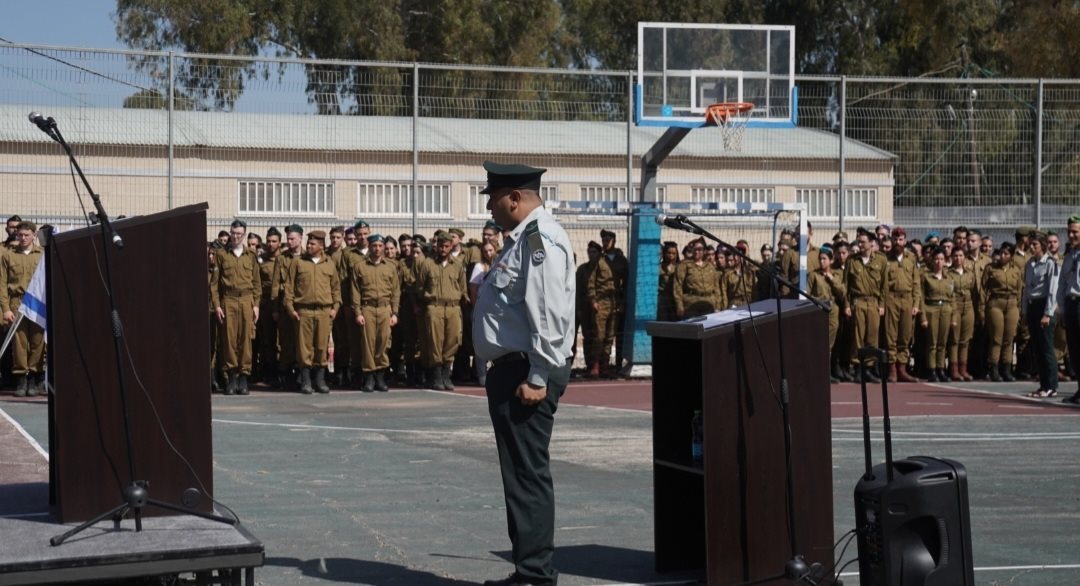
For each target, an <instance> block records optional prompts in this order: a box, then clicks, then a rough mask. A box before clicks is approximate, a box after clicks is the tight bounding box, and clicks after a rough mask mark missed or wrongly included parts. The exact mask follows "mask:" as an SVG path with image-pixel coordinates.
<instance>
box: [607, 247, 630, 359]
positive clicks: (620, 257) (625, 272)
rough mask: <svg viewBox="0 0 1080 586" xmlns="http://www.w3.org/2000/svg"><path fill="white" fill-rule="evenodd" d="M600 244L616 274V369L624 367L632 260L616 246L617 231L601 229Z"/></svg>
mask: <svg viewBox="0 0 1080 586" xmlns="http://www.w3.org/2000/svg"><path fill="white" fill-rule="evenodd" d="M600 246H601V247H602V248H603V255H604V259H605V260H607V262H608V265H610V266H611V270H612V272H614V274H615V318H614V320H615V339H614V343H615V370H616V371H617V370H619V369H621V368H622V358H623V354H622V353H623V331H624V328H625V327H626V285H627V283H628V281H629V278H630V261H629V260H627V258H626V254H624V253H623V251H622V249H621V248H618V247H616V246H615V233H614V232H612V231H610V230H600Z"/></svg>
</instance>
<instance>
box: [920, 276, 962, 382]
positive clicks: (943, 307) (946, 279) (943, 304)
mask: <svg viewBox="0 0 1080 586" xmlns="http://www.w3.org/2000/svg"><path fill="white" fill-rule="evenodd" d="M920 289H921V291H922V306H921V307H920V309H919V311H920V312H921V313H922V323H923V326H924V327H926V328H927V333H928V335H927V340H926V341H927V347H926V364H927V366H928V367H929V369H930V374H931V377H932V378H931V380H937V379H941V377H943V376H944V371H943V370H942V369H944V368H945V347H946V345H947V344H948V341H949V330H950V329H951V327H952V302H953V297H954V296H955V294H956V281H954V280H953V279H952V277H950V276H949V274H948V272H947V271H945V270H944V269H942V274H941V276H940V277H938V276H937V275H935V274H933V273H930V272H925V273H923V274H922V279H921V283H920Z"/></svg>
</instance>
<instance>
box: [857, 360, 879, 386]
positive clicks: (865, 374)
mask: <svg viewBox="0 0 1080 586" xmlns="http://www.w3.org/2000/svg"><path fill="white" fill-rule="evenodd" d="M860 368H861V370H862V379H863V380H864V381H866V382H868V383H872V384H877V383H880V382H881V378H880V377H878V375H877V373H876V372H875V371H876V370H877V369H878V368H879V365H877V364H875V365H874V366H871V367H869V368H867V367H865V366H862V367H860Z"/></svg>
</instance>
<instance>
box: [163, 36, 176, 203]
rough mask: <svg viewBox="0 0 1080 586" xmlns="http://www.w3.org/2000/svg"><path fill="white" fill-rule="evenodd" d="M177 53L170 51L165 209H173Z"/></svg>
mask: <svg viewBox="0 0 1080 586" xmlns="http://www.w3.org/2000/svg"><path fill="white" fill-rule="evenodd" d="M175 56H176V54H175V53H173V52H172V51H169V86H168V87H169V102H168V103H169V114H168V123H167V124H166V126H167V127H168V132H169V139H168V140H169V160H168V163H167V164H168V181H167V185H166V188H165V209H168V210H171V209H172V208H173V159H174V158H175V157H174V154H175V153H174V152H173V112H174V111H175V109H176V104H175V103H174V97H175V95H176V91H175V85H174V84H175V83H176V69H175V68H174V65H175V63H174V57H175Z"/></svg>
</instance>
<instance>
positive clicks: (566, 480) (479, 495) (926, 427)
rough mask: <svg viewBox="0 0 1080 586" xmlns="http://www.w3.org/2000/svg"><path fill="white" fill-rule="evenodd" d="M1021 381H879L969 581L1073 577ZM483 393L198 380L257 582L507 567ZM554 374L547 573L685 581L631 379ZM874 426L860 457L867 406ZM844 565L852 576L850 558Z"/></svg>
mask: <svg viewBox="0 0 1080 586" xmlns="http://www.w3.org/2000/svg"><path fill="white" fill-rule="evenodd" d="M1028 386H1030V384H1026V385H1025V384H1022V383H1015V384H1013V385H1000V384H998V385H991V384H988V383H964V384H948V385H943V384H939V385H893V386H891V387H890V393H891V397H890V399H891V401H890V402H891V406H892V408H893V409H892V410H893V414H894V415H893V438H894V451H895V455H896V457H897V458H902V457H905V456H910V455H934V456H941V457H949V458H953V459H956V460H959V461H960V462H961V463H963V464H964V465H965V466H966V467H967V470H968V475H969V487H970V497H971V519H972V542H973V549H974V559H975V565H976V568H977V570H976V582H977V583H978V584H987V585H989V584H1002V585H1004V584H1016V585H1062V584H1080V547H1078V546H1080V536H1078V535H1077V531H1078V529H1080V497H1078V496H1077V494H1076V486H1077V485H1078V484H1080V458H1077V456H1076V453H1075V451H1076V447H1075V446H1076V444H1077V440H1078V439H1080V429H1077V427H1078V424H1080V418H1077V417H1076V416H1077V415H1080V409H1073V408H1069V407H1066V406H1060V404H1059V403H1056V402H1052V401H1050V400H1042V401H1039V400H1026V399H1020V398H1017V397H1016V396H1015V395H1018V394H1019V391H1020V390H1021V389H1025V390H1026V388H1027V387H1028ZM1066 387H1068V388H1071V384H1069V385H1063V388H1066ZM875 391H876V389H875ZM481 393H482V391H480V390H479V389H469V388H467V387H466V388H459V391H458V392H455V393H446V392H435V391H422V390H398V389H395V390H393V391H391V392H390V393H375V394H364V393H359V392H351V391H342V392H334V393H332V394H330V395H328V396H317V395H316V396H308V397H305V396H300V395H296V394H284V393H277V392H264V391H256V392H254V393H253V394H252V395H251V396H250V397H223V396H215V397H214V399H213V407H214V408H213V413H214V451H215V466H214V468H215V485H216V493H217V497H218V498H219V500H221V501H223V502H225V503H226V504H228V505H229V506H231V507H232V508H234V509H235V510H236V511H237V512H238V513H239V514H240V515H241V517H242V519H243V521H244V523H245V525H246V526H247V527H248V529H249V530H250V531H251V532H252V533H253V534H254V535H256V536H257V537H258V538H260V539H261V540H262V541H263V542H264V543H265V545H266V556H267V558H266V566H265V567H264V568H261V569H259V570H258V571H257V572H256V578H257V581H258V582H259V583H261V584H267V585H275V586H276V585H289V584H334V583H337V584H388V585H389V584H419V585H427V584H431V585H437V584H471V583H477V582H481V581H483V580H484V579H488V578H495V577H502V576H504V575H505V574H506V573H508V572H509V571H510V565H509V564H508V563H506V561H505V559H506V558H507V557H508V555H509V554H508V549H509V541H508V539H507V538H506V530H505V517H504V508H503V502H502V493H501V485H500V481H499V477H498V468H497V464H496V454H495V449H494V439H493V436H492V434H491V431H490V423H489V421H488V419H487V412H486V403H485V401H484V400H483V399H482V398H481V397H480V396H478V395H480V394H481ZM567 393H568V394H567V395H566V397H564V401H563V403H562V405H561V406H560V408H559V411H558V414H557V416H556V427H555V435H554V439H553V443H552V456H553V472H554V476H555V486H556V499H557V503H558V509H557V519H556V525H557V533H556V546H557V551H556V564H557V566H558V567H559V568H560V570H561V572H562V576H561V578H560V583H562V584H569V585H575V584H622V583H628V584H670V583H685V582H687V581H692V580H693V578H694V575H693V574H657V573H655V572H654V571H653V569H652V565H653V556H652V553H651V552H652V549H653V544H652V472H651V416H650V413H649V411H648V400H647V397H648V394H649V383H648V382H621V383H610V382H609V383H600V382H596V383H585V382H582V383H574V384H572V385H571V386H570V388H569V390H568V392H567ZM857 396H858V387H857V386H856V385H834V387H833V403H834V405H833V407H834V416H835V417H834V421H833V464H834V468H833V470H832V471H831V474H832V478H833V485H834V510H835V524H834V532H835V536H836V538H837V539H839V538H840V537H841V536H842V535H843V534H844V533H845V532H846V531H848V530H849V529H851V528H852V527H853V525H854V513H853V504H852V501H853V499H852V490H853V488H854V486H855V483H856V482H857V481H858V478H859V475H860V474H861V473H862V469H863V447H862V439H861V430H862V426H861V422H860V421H859V420H858V419H857V418H853V417H851V416H849V415H848V414H849V412H851V411H852V409H853V408H852V406H851V403H852V402H853V401H852V400H851V399H852V397H856V398H855V401H857V400H858V399H857ZM575 403H578V404H575ZM609 405H617V406H614V407H613V406H609ZM0 409H3V410H4V411H6V412H7V413H8V414H9V415H10V416H11V417H12V418H13V419H15V420H16V421H18V422H19V423H20V424H22V425H23V426H24V427H25V428H26V430H27V431H28V433H30V434H31V435H32V436H33V437H34V438H35V439H37V441H39V442H40V443H42V444H44V443H45V439H46V437H47V436H46V427H45V409H44V404H43V403H42V402H41V401H40V400H18V399H14V398H12V397H10V396H9V395H5V396H4V397H3V399H2V400H0ZM854 409H855V411H854V412H853V413H851V415H855V414H857V413H858V410H857V407H855V408H854ZM934 410H942V411H945V412H948V413H950V414H949V415H933V414H930V413H931V412H932V411H934ZM987 411H989V412H990V413H991V414H986V413H985V412H987ZM908 412H913V413H921V414H917V415H905V413H908ZM873 431H874V436H875V438H876V439H875V441H874V450H875V452H874V457H875V461H878V460H880V459H882V458H883V457H884V452H883V449H882V442H881V441H880V437H881V435H880V431H881V423H880V419H875V421H874V428H873ZM163 457H164V456H163ZM823 473H829V471H823ZM777 482H783V479H777ZM796 485H797V479H796ZM854 552H855V545H854V544H852V545H851V547H850V548H848V550H847V553H846V554H845V556H844V558H843V560H842V562H841V563H843V561H847V560H850V559H852V558H853V557H854ZM844 574H845V576H844V582H845V583H846V584H857V583H858V578H857V571H856V567H855V566H854V565H852V566H849V567H848V568H847V570H845V572H844Z"/></svg>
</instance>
